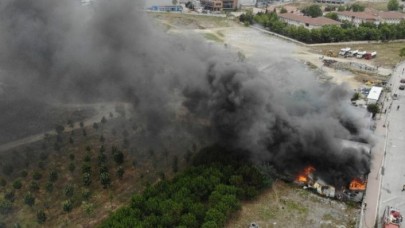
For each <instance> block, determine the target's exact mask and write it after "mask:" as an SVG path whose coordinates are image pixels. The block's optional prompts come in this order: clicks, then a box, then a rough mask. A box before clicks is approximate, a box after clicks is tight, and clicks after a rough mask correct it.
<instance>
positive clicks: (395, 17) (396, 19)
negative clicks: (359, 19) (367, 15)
mask: <svg viewBox="0 0 405 228" xmlns="http://www.w3.org/2000/svg"><path fill="white" fill-rule="evenodd" d="M378 16H379V19H380V23H387V24H399V23H400V22H401V21H402V20H405V14H403V13H400V12H396V11H388V12H379V14H378Z"/></svg>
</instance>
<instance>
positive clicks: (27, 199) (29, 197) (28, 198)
mask: <svg viewBox="0 0 405 228" xmlns="http://www.w3.org/2000/svg"><path fill="white" fill-rule="evenodd" d="M24 203H25V204H27V205H28V206H30V207H32V206H33V205H34V204H35V197H34V196H33V195H32V194H31V192H28V193H27V194H25V196H24Z"/></svg>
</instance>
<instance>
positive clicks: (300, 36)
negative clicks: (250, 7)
mask: <svg viewBox="0 0 405 228" xmlns="http://www.w3.org/2000/svg"><path fill="white" fill-rule="evenodd" d="M239 19H240V21H241V22H244V23H245V24H247V25H249V24H254V23H258V24H260V25H262V26H263V27H265V28H267V29H268V30H270V31H272V32H275V33H278V34H281V35H284V36H287V37H290V38H292V39H296V40H298V41H301V42H304V43H310V44H311V43H332V42H342V41H360V40H375V41H379V40H381V41H389V40H396V39H405V21H401V23H399V24H385V23H383V24H380V25H378V26H377V25H375V24H374V23H362V24H360V25H359V27H356V26H354V25H352V24H351V23H350V22H347V21H344V22H342V23H343V24H342V25H340V26H339V25H327V26H323V27H322V28H319V29H307V28H305V27H304V26H295V25H288V24H287V23H285V22H283V21H281V20H280V19H279V17H278V16H277V14H276V13H274V12H271V13H258V14H256V15H253V14H252V13H247V14H244V15H241V16H240V18H239Z"/></svg>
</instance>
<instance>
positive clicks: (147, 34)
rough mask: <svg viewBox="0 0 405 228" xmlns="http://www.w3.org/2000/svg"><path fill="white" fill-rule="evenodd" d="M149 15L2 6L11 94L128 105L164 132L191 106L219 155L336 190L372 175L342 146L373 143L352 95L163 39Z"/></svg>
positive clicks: (41, 2)
mask: <svg viewBox="0 0 405 228" xmlns="http://www.w3.org/2000/svg"><path fill="white" fill-rule="evenodd" d="M143 8H144V7H143V4H142V3H135V1H131V0H117V1H107V0H99V1H97V2H96V3H95V4H93V5H91V6H88V7H85V6H82V5H81V4H80V2H79V1H74V0H58V1H54V0H35V1H32V0H2V1H1V2H0V53H1V54H0V67H1V69H2V71H1V72H0V83H3V84H6V85H10V86H12V87H13V88H16V91H14V93H15V96H19V97H30V98H33V97H34V98H36V99H38V100H48V101H53V100H58V101H66V102H72V101H75V102H87V101H106V100H110V101H129V102H132V103H133V104H134V105H135V109H136V111H137V113H138V114H139V115H141V116H143V119H144V121H145V123H146V124H147V126H148V128H149V130H150V131H153V132H159V131H161V130H163V129H166V128H170V125H171V122H170V119H171V118H172V116H173V115H174V113H175V112H176V108H178V105H179V104H181V105H183V106H184V107H186V108H187V109H188V112H189V113H190V114H192V115H193V116H195V117H196V118H203V119H207V120H209V122H210V128H211V129H210V130H211V133H210V135H211V136H212V138H213V139H215V140H216V141H218V142H219V143H220V144H222V145H223V146H226V147H228V148H237V149H243V150H247V151H250V153H251V157H252V159H253V161H256V162H261V161H268V162H270V163H271V164H272V165H274V166H275V167H276V168H277V169H278V170H279V171H281V172H291V171H293V172H295V171H298V170H300V169H301V168H302V167H303V166H305V165H308V164H312V165H314V166H316V167H317V169H318V170H321V171H324V172H325V173H329V174H331V176H332V177H333V178H334V179H336V178H340V177H342V176H343V177H355V176H358V175H360V174H363V173H367V172H368V169H369V159H370V158H369V155H368V154H367V153H365V152H364V151H360V150H358V149H356V148H344V147H343V146H342V144H341V142H340V139H345V140H359V139H363V140H368V138H369V136H368V133H367V131H366V130H365V129H366V124H365V123H364V120H363V114H364V113H360V112H358V111H356V110H354V109H353V107H351V106H350V105H349V104H348V102H347V101H348V96H349V94H348V91H347V89H346V88H345V87H344V86H334V85H328V84H323V85H320V83H319V82H317V81H316V79H315V77H314V75H313V73H311V72H310V71H309V70H307V69H306V68H305V66H303V64H301V63H299V62H297V61H294V60H292V59H288V58H281V59H280V58H277V57H275V58H272V59H266V62H269V63H271V65H270V67H268V68H267V69H266V71H265V72H263V71H262V72H259V71H258V70H257V69H255V68H254V67H252V65H249V64H246V63H241V62H236V61H234V60H235V59H236V57H235V54H233V53H230V51H224V50H222V51H219V50H217V49H218V48H217V47H215V46H212V45H211V46H209V45H207V44H205V43H204V41H203V40H202V39H200V38H197V37H193V38H187V39H186V38H184V37H181V36H174V35H168V34H166V33H164V32H163V29H161V28H160V26H159V25H158V24H155V23H153V22H152V21H153V20H152V19H151V18H150V17H148V16H147V15H146V14H145V13H144V12H143ZM0 85H1V84H0ZM2 93H3V94H4V91H3V92H2ZM0 96H2V95H1V94H0ZM16 118H18V117H16Z"/></svg>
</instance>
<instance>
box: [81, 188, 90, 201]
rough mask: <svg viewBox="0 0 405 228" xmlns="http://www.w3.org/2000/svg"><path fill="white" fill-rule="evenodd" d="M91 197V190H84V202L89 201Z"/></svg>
mask: <svg viewBox="0 0 405 228" xmlns="http://www.w3.org/2000/svg"><path fill="white" fill-rule="evenodd" d="M90 197H91V191H90V190H89V189H84V190H82V198H83V200H85V201H87V200H89V199H90Z"/></svg>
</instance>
